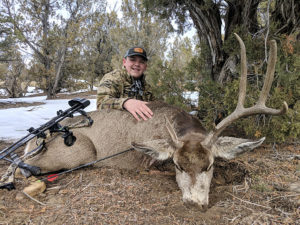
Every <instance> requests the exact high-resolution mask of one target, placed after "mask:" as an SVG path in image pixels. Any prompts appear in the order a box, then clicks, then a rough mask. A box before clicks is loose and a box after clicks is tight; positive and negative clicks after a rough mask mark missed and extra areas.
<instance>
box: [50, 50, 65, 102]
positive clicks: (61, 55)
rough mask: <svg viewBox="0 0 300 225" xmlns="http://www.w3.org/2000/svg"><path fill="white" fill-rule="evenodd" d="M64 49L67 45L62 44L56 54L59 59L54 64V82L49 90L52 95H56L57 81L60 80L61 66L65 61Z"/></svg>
mask: <svg viewBox="0 0 300 225" xmlns="http://www.w3.org/2000/svg"><path fill="white" fill-rule="evenodd" d="M66 50H67V47H66V46H63V49H62V50H61V51H60V52H59V54H58V58H59V59H58V62H57V64H56V66H55V82H54V85H53V88H52V90H51V92H52V95H53V96H55V95H56V91H57V87H58V83H59V81H60V80H61V77H62V73H61V68H62V66H63V64H64V62H65V55H66Z"/></svg>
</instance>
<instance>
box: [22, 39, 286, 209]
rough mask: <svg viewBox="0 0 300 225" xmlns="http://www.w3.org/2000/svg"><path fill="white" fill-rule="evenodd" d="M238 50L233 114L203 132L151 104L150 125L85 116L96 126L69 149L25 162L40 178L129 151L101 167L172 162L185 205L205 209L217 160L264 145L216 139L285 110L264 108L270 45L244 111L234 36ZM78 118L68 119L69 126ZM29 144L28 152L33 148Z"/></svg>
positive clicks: (190, 120) (55, 145) (56, 147)
mask: <svg viewBox="0 0 300 225" xmlns="http://www.w3.org/2000/svg"><path fill="white" fill-rule="evenodd" d="M236 38H237V40H238V41H239V44H240V47H241V79H240V86H239V96H238V103H237V106H236V109H235V110H234V112H233V113H232V114H230V115H229V116H228V117H226V118H225V119H223V120H222V121H221V122H220V123H219V124H217V125H216V126H215V129H214V130H212V131H210V132H207V131H206V130H205V129H204V127H203V126H202V125H201V122H200V121H199V120H198V119H197V118H195V117H193V116H192V115H189V114H188V113H186V112H185V111H183V110H181V109H179V108H176V107H174V106H170V105H168V104H165V103H161V102H151V103H149V107H150V108H151V110H152V111H153V112H154V116H153V118H152V119H150V120H148V121H141V122H137V121H136V119H134V118H133V117H132V116H131V115H130V114H129V113H128V112H126V111H119V110H103V111H94V112H91V113H89V116H91V117H92V118H93V120H94V124H93V126H92V127H83V128H76V129H74V130H73V133H74V135H75V136H76V137H77V141H76V142H75V144H74V145H72V146H71V147H67V146H65V145H64V143H63V140H62V139H61V138H53V140H51V141H49V142H48V143H47V144H46V148H45V150H44V151H42V152H41V153H39V154H37V155H35V156H34V157H32V158H30V159H28V160H26V161H25V162H26V163H28V164H30V165H34V166H38V167H40V168H41V169H42V172H49V171H55V170H60V169H69V168H73V167H75V166H78V165H81V164H84V163H87V162H90V161H93V160H96V159H99V158H102V157H105V156H109V155H112V154H114V153H117V152H120V151H122V150H125V149H128V148H130V147H133V148H134V149H135V150H137V151H132V152H130V153H127V154H126V155H123V156H122V157H116V158H114V159H110V160H107V161H105V164H106V165H114V166H118V167H122V168H134V167H137V166H139V164H140V161H139V160H138V158H139V156H141V155H143V154H142V153H144V154H147V155H150V156H151V157H153V158H154V159H157V160H166V159H169V158H172V159H173V162H174V164H175V167H176V169H175V170H176V181H177V183H178V185H179V187H180V189H181V191H182V194H183V201H184V202H188V203H192V204H194V205H197V206H199V207H205V206H207V205H208V197H209V188H210V183H211V179H212V175H213V164H214V159H215V158H216V157H221V158H225V159H232V158H234V157H235V156H237V155H239V154H242V153H244V152H246V151H248V150H251V149H253V148H255V147H257V146H259V145H260V144H262V142H263V141H264V138H261V139H260V140H257V141H251V140H247V139H241V138H234V137H220V134H221V133H222V131H223V130H224V129H225V128H226V127H228V125H230V124H232V123H233V122H234V121H236V120H238V119H240V118H241V117H245V116H250V115H255V114H270V115H280V114H283V113H285V112H286V111H287V110H288V106H287V104H286V102H283V108H282V109H281V110H277V109H272V108H268V107H266V106H265V102H266V99H267V96H268V93H269V91H270V88H271V84H272V81H273V77H274V70H275V63H276V54H277V49H276V48H277V47H276V42H275V41H271V49H270V57H269V61H268V68H267V72H266V77H265V81H264V86H263V88H262V91H261V93H260V97H259V100H258V102H257V103H256V104H255V105H254V106H252V107H250V108H244V101H245V96H246V80H247V65H246V50H245V46H244V43H243V41H242V40H241V38H240V37H239V36H238V35H236ZM81 119H82V116H78V117H76V118H72V119H71V120H72V122H76V121H79V120H81ZM34 144H35V143H34V141H31V142H30V143H29V144H28V145H27V147H26V151H27V152H28V151H29V150H30V149H33V148H34Z"/></svg>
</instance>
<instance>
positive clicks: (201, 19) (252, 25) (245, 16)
mask: <svg viewBox="0 0 300 225" xmlns="http://www.w3.org/2000/svg"><path fill="white" fill-rule="evenodd" d="M226 3H227V5H226V6H225V7H227V10H226V12H227V13H226V14H225V15H224V24H225V27H224V32H225V33H224V40H225V41H226V40H227V39H228V37H229V35H231V34H232V33H233V31H234V29H236V28H242V29H243V31H244V32H249V33H251V34H253V33H256V32H257V31H258V28H259V27H258V23H257V7H258V4H259V0H242V1H241V0H234V1H233V0H230V1H226ZM218 4H221V3H220V2H218V1H216V3H215V1H210V2H209V3H207V1H203V0H197V1H189V2H188V3H186V5H187V8H188V10H189V13H190V16H191V18H192V20H193V23H194V25H195V27H196V30H197V33H198V36H199V38H200V40H205V42H206V43H207V45H208V47H209V49H210V57H209V60H208V61H209V62H211V63H210V65H208V66H209V67H210V68H211V78H212V80H215V81H218V82H220V83H223V81H225V80H227V79H228V76H231V75H232V74H231V73H232V72H234V73H235V71H236V68H235V67H236V64H235V63H237V61H236V59H234V57H233V58H228V57H229V56H228V55H227V54H226V52H224V50H223V38H222V33H221V31H222V28H221V26H222V20H221V14H220V5H218ZM233 75H235V74H233Z"/></svg>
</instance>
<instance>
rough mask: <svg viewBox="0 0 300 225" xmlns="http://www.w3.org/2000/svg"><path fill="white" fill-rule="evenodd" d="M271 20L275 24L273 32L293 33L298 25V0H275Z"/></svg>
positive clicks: (299, 24)
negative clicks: (275, 28)
mask: <svg viewBox="0 0 300 225" xmlns="http://www.w3.org/2000/svg"><path fill="white" fill-rule="evenodd" d="M271 20H272V21H273V22H274V24H276V25H277V31H276V33H275V34H287V35H290V34H291V33H294V32H295V31H296V29H299V27H300V1H299V0H296V1H295V0H277V1H275V10H274V11H273V12H272V17H271Z"/></svg>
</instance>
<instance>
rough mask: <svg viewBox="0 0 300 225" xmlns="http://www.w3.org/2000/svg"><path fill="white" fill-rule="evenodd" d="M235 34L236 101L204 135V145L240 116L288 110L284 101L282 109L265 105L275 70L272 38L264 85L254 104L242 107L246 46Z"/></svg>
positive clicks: (244, 88)
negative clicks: (238, 56)
mask: <svg viewBox="0 0 300 225" xmlns="http://www.w3.org/2000/svg"><path fill="white" fill-rule="evenodd" d="M235 36H236V38H237V40H238V41H239V44H240V48H241V78H240V86H239V97H238V103H237V106H236V108H235V110H234V111H233V113H231V114H230V115H229V116H227V117H226V118H225V119H223V120H222V121H221V122H220V123H219V124H218V125H217V126H216V128H215V130H214V131H211V132H210V133H209V134H208V135H207V136H206V138H205V140H204V141H203V142H202V144H204V145H206V146H210V145H212V143H214V142H215V141H216V139H217V137H218V136H219V135H220V134H221V133H222V131H223V130H224V129H225V128H226V127H228V126H229V125H230V124H232V123H233V122H234V121H236V120H238V119H239V118H241V117H246V116H250V115H256V114H269V115H280V114H284V113H286V112H287V110H288V105H287V103H286V102H285V101H284V102H283V107H282V109H272V108H268V107H266V106H265V103H266V99H267V97H268V94H269V92H270V89H271V86H272V82H273V78H274V72H275V64H276V58H277V45H276V41H274V40H272V41H271V49H270V54H269V55H270V56H269V60H268V67H267V72H266V77H265V80H264V86H263V88H262V91H261V93H260V97H259V100H258V101H257V103H256V104H255V105H254V106H252V107H250V108H244V102H245V97H246V83H247V61H246V48H245V45H244V42H243V40H242V39H241V38H240V37H239V36H238V35H237V34H235Z"/></svg>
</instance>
